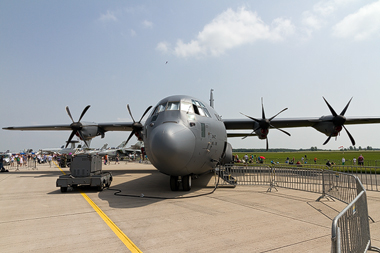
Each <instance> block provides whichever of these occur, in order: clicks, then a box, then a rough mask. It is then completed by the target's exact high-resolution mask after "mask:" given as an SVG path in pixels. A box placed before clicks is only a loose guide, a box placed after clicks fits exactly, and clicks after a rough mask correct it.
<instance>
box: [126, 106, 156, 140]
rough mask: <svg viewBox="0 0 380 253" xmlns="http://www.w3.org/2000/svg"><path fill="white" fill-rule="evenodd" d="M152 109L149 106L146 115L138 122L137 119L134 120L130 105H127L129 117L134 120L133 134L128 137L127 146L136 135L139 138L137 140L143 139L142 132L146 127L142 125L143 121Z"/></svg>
mask: <svg viewBox="0 0 380 253" xmlns="http://www.w3.org/2000/svg"><path fill="white" fill-rule="evenodd" d="M150 108H152V106H149V107H148V108H147V109H146V110H145V112H144V114H143V115H142V116H141V118H140V120H139V121H138V122H136V121H135V119H134V118H133V116H132V112H131V109H130V108H129V105H127V109H128V112H129V115H131V118H132V120H133V124H132V132H131V134H130V135H129V137H128V139H127V142H126V143H125V145H127V143H128V141H129V140H130V139H131V138H132V136H133V135H134V134H136V136H137V138H138V139H139V140H141V139H142V136H141V132H142V130H143V128H144V126H143V125H142V124H141V120H142V119H143V118H144V116H145V114H147V113H148V111H149V110H150Z"/></svg>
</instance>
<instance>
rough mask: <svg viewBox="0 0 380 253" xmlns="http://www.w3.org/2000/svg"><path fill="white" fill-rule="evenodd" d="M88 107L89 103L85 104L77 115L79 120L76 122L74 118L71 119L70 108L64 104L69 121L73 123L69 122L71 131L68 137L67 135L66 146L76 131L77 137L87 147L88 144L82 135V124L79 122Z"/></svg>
mask: <svg viewBox="0 0 380 253" xmlns="http://www.w3.org/2000/svg"><path fill="white" fill-rule="evenodd" d="M89 108H90V105H88V106H86V107H85V108H84V109H83V111H82V114H81V115H80V117H79V120H78V121H77V122H75V121H74V119H73V117H72V116H71V113H70V109H69V107H68V106H66V112H67V114H68V115H69V117H70V119H71V121H72V122H73V123H71V125H70V127H71V129H72V130H73V131H72V132H71V134H70V137H69V139H68V141H67V143H66V148H67V146H68V145H69V143H70V142H71V139H72V138H73V137H74V135H75V134H77V133H78V135H79V137H80V138H81V139H82V140H83V141H84V143H85V144H86V146H87V147H88V144H87V142H86V140H85V138H84V135H83V133H82V129H83V125H82V123H81V122H80V120H81V119H82V118H83V116H84V114H85V113H86V112H87V110H88V109H89Z"/></svg>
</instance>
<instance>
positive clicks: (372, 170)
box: [331, 165, 380, 191]
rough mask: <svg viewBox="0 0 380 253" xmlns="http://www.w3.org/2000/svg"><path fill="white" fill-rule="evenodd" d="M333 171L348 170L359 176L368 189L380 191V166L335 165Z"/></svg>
mask: <svg viewBox="0 0 380 253" xmlns="http://www.w3.org/2000/svg"><path fill="white" fill-rule="evenodd" d="M331 170H333V171H340V172H346V173H349V174H352V175H355V176H357V177H358V178H359V179H360V182H362V184H363V186H364V187H365V189H366V190H367V191H380V185H379V183H380V168H379V167H369V166H343V165H338V166H333V167H331Z"/></svg>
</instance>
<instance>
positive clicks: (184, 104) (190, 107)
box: [181, 101, 194, 114]
mask: <svg viewBox="0 0 380 253" xmlns="http://www.w3.org/2000/svg"><path fill="white" fill-rule="evenodd" d="M181 111H184V112H186V113H191V114H193V113H194V108H193V105H192V104H190V103H189V102H184V101H182V102H181Z"/></svg>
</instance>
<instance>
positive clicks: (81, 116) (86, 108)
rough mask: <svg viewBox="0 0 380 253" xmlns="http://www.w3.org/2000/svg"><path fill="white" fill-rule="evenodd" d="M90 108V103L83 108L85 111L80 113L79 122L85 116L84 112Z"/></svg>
mask: <svg viewBox="0 0 380 253" xmlns="http://www.w3.org/2000/svg"><path fill="white" fill-rule="evenodd" d="M88 108H90V105H88V106H86V107H85V108H84V109H83V112H82V114H81V115H80V117H79V120H78V122H79V121H80V120H81V119H82V118H83V116H84V114H85V113H86V112H87V110H88Z"/></svg>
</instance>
